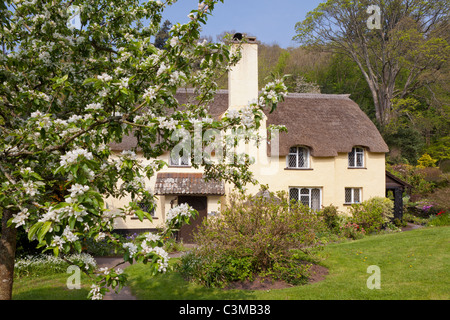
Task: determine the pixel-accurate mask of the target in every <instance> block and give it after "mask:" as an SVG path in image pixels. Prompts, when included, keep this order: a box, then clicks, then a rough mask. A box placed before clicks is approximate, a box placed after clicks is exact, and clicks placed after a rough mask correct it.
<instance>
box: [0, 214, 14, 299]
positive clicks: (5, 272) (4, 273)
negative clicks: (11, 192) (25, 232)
mask: <svg viewBox="0 0 450 320" xmlns="http://www.w3.org/2000/svg"><path fill="white" fill-rule="evenodd" d="M12 214H13V213H12V212H11V211H10V210H7V209H4V210H3V217H2V229H1V238H0V300H11V298H12V288H13V279H14V260H15V257H16V242H17V230H16V228H15V227H14V226H12V227H10V228H8V227H7V226H6V223H7V222H8V220H9V219H10V218H12Z"/></svg>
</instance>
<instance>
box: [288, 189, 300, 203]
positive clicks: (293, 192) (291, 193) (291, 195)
mask: <svg viewBox="0 0 450 320" xmlns="http://www.w3.org/2000/svg"><path fill="white" fill-rule="evenodd" d="M298 199H299V197H298V189H297V188H291V189H290V190H289V200H291V201H292V200H295V201H298Z"/></svg>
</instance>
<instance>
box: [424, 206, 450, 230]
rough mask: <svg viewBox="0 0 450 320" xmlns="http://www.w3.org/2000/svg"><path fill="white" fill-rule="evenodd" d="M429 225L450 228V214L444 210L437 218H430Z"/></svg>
mask: <svg viewBox="0 0 450 320" xmlns="http://www.w3.org/2000/svg"><path fill="white" fill-rule="evenodd" d="M428 225H429V226H433V227H442V226H450V213H449V212H446V211H444V210H442V211H440V212H438V213H437V214H436V215H435V216H432V217H430V220H429V222H428Z"/></svg>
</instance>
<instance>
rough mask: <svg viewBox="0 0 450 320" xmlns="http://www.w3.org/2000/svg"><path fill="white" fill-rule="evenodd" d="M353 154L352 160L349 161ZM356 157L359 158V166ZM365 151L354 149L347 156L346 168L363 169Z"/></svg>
mask: <svg viewBox="0 0 450 320" xmlns="http://www.w3.org/2000/svg"><path fill="white" fill-rule="evenodd" d="M352 154H353V159H350V157H351V155H352ZM358 156H359V157H361V164H360V165H358ZM364 158H365V150H364V148H362V147H354V148H352V151H351V152H349V154H348V167H349V168H364V165H365V159H364Z"/></svg>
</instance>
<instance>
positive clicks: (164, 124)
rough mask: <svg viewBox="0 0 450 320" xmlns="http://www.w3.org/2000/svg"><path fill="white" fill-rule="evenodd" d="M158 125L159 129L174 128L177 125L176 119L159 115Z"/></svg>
mask: <svg viewBox="0 0 450 320" xmlns="http://www.w3.org/2000/svg"><path fill="white" fill-rule="evenodd" d="M158 120H159V127H160V128H161V129H167V130H175V129H176V128H177V125H178V121H177V120H175V119H172V118H169V119H166V118H164V117H159V118H158Z"/></svg>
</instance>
